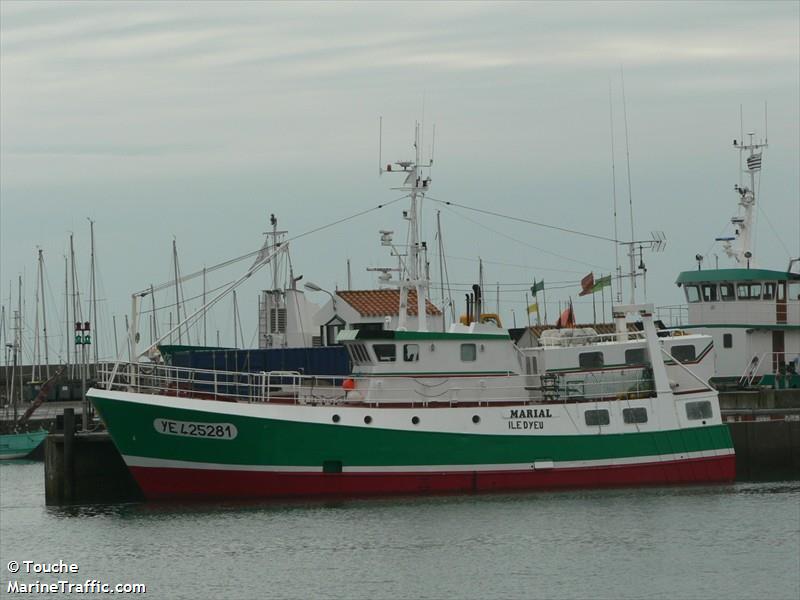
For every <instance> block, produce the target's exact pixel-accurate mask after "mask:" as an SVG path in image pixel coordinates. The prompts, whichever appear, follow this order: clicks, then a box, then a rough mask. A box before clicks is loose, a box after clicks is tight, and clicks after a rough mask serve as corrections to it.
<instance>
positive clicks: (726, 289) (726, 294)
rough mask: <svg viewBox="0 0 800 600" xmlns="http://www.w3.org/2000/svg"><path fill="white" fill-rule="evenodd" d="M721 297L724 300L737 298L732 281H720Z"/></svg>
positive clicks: (728, 300)
mask: <svg viewBox="0 0 800 600" xmlns="http://www.w3.org/2000/svg"><path fill="white" fill-rule="evenodd" d="M719 297H720V299H721V300H722V301H723V302H730V301H731V300H736V293H735V292H734V290H733V284H732V283H720V284H719Z"/></svg>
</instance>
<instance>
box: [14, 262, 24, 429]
mask: <svg viewBox="0 0 800 600" xmlns="http://www.w3.org/2000/svg"><path fill="white" fill-rule="evenodd" d="M17 293H18V294H19V296H18V298H17V328H16V329H17V331H16V335H15V339H16V341H15V343H14V347H15V349H16V355H15V356H16V357H17V358H15V363H16V364H17V365H18V366H19V396H18V397H17V402H15V403H14V421H15V422H16V420H17V406H18V405H19V404H20V403H21V402H22V275H20V276H19V286H18V292H17Z"/></svg>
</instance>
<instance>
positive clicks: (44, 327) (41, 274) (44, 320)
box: [39, 248, 50, 379]
mask: <svg viewBox="0 0 800 600" xmlns="http://www.w3.org/2000/svg"><path fill="white" fill-rule="evenodd" d="M39 289H41V290H42V337H43V338H44V368H45V375H46V377H47V379H50V356H49V354H48V351H47V310H45V309H46V306H45V301H44V298H45V296H46V294H45V293H44V254H43V253H42V250H41V248H40V249H39Z"/></svg>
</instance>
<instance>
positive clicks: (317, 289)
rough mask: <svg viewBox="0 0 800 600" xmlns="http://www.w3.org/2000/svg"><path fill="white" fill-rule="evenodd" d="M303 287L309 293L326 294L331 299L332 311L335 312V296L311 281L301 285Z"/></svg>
mask: <svg viewBox="0 0 800 600" xmlns="http://www.w3.org/2000/svg"><path fill="white" fill-rule="evenodd" d="M303 287H304V288H305V289H307V290H309V291H311V292H325V293H326V294H328V296H330V297H331V301H332V302H333V310H334V311H336V296H334V295H333V294H331V293H330V292H329V291H328V290H326V289H323V288H321V287H319V286H318V285H317V284H316V283H314V282H313V281H306V282H305V284H303Z"/></svg>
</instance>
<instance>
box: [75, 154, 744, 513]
mask: <svg viewBox="0 0 800 600" xmlns="http://www.w3.org/2000/svg"><path fill="white" fill-rule="evenodd" d="M418 165H419V160H417V161H416V162H412V161H408V162H402V163H396V168H394V169H387V170H393V171H398V170H399V171H400V172H402V173H403V174H404V175H405V176H406V180H405V186H404V187H403V188H401V189H403V190H406V191H407V192H408V194H409V197H410V198H411V209H410V210H409V211H407V212H406V215H405V216H406V218H407V219H408V220H409V231H410V239H409V244H408V255H407V256H406V260H405V269H406V271H405V273H404V274H403V276H402V277H400V278H398V279H399V280H400V281H397V282H390V284H393V285H396V286H398V287H399V289H400V301H399V310H398V327H397V329H396V330H378V331H375V330H347V329H346V330H343V331H340V332H339V335H338V341H339V342H340V343H341V344H343V345H344V346H345V347H346V349H347V351H348V353H349V355H350V358H351V362H352V364H353V372H352V375H351V376H350V377H347V378H335V377H314V376H305V375H300V374H299V373H291V372H262V373H231V372H221V371H203V370H198V369H180V368H174V367H169V366H164V365H159V364H154V363H131V364H122V363H118V364H115V365H109V366H108V367H107V368H106V370H105V372H104V373H103V378H102V385H101V386H100V387H97V388H93V389H91V390H89V392H88V395H89V397H90V398H91V400H92V402H93V404H94V406H95V407H96V408H97V412H98V414H99V415H100V417H101V419H102V420H103V422H104V423H105V424H106V426H107V428H108V431H109V433H110V434H111V437H112V439H113V440H114V443H115V444H116V446H117V448H118V449H119V451H120V453H121V454H122V457H123V459H124V460H125V462H126V464H127V465H128V467H129V468H130V470H131V472H132V473H133V475H134V477H135V478H136V480H137V481H138V483H139V485H140V486H141V488H142V491H143V492H144V494H145V496H146V497H147V498H149V499H168V498H173V499H174V498H180V499H203V498H264V497H290V496H342V495H377V494H425V493H436V492H479V491H490V490H531V489H541V488H561V487H599V486H619V485H664V484H678V483H708V482H729V481H732V480H733V478H734V473H735V456H734V450H733V446H732V442H731V438H730V435H729V432H728V428H727V426H726V425H724V424H723V423H722V421H721V416H720V409H719V403H718V397H717V392H716V391H715V390H714V389H713V388H712V387H711V386H710V385H709V384H708V382H707V378H708V376H710V371H709V372H707V373H701V375H698V374H696V373H694V372H692V371H691V370H690V368H689V366H693V365H691V364H690V363H691V361H683V360H675V357H676V353H677V351H676V350H675V348H671V349H670V344H673V343H675V342H676V340H677V338H678V337H680V338H681V339H680V340H677V341H678V342H680V345H681V346H689V345H691V346H692V347H693V348H697V349H699V351H698V352H696V354H697V355H698V357H697V361H696V362H700V363H702V361H703V360H706V357H710V356H711V355H710V354H709V353H710V352H712V348H711V340H710V338H709V337H708V336H701V335H697V336H674V337H673V338H661V337H659V335H658V333H657V332H656V328H655V325H654V322H653V307H652V305H634V304H630V305H624V306H623V305H620V306H616V307H615V308H614V314H615V318H616V320H617V324H618V327H617V332H618V333H617V334H615V335H613V336H610V337H607V338H605V339H598V340H587V341H586V342H585V343H582V344H580V345H570V346H569V347H564V351H565V352H571V353H574V354H576V356H574V357H573V358H575V360H576V361H577V364H578V365H583V366H582V367H581V368H577V369H566V370H562V372H556V371H557V369H555V368H552V367H553V365H551V368H547V369H542V370H541V371H539V370H538V369H539V367H538V366H537V364H536V363H537V362H538V363H539V364H540V365H541V364H542V363H543V362H547V360H552V361H554V365H558V364H565V362H566V358H565V357H562V358H558V359H557V358H550V359H548V356H549V357H557V350H556V349H554V350H553V351H552V352H551V353H550V354H549V355H548V354H544V355H542V354H537V353H541V352H543V351H542V350H541V349H537V348H531V349H524V348H520V347H518V346H517V345H515V344H514V343H513V342H512V340H511V339H510V338H509V336H508V333H507V332H505V331H503V330H500V329H498V328H496V327H493V326H487V325H485V324H481V323H479V322H477V323H476V322H474V321H480V317H479V315H481V310H480V308H479V306H480V304H479V305H478V308H477V310H476V311H475V315H473V316H472V317H473V318H470V319H468V320H467V321H468V324H467V325H462V324H460V323H457V324H454V325H452V326H451V327H450V329H449V330H448V331H446V332H442V331H438V332H435V331H430V330H429V329H428V323H427V317H426V307H425V304H424V302H425V298H426V297H427V289H428V281H427V280H426V278H425V276H424V268H422V261H421V255H422V245H421V244H420V243H419V242H418V239H419V238H418V229H417V227H418V225H417V219H416V206H417V201H418V200H419V199H420V197H421V196H423V195H424V194H425V193H426V192H427V190H428V188H429V185H430V179H429V178H428V177H423V176H422V173H421V169H422V167H421V166H418ZM389 233H390V232H382V234H383V240H384V242H385V243H386V245H391V241H390V239H388V238H389V235H388V234H389ZM410 290H415V291H416V301H417V311H416V328H415V330H410V329H409V326H408V324H409V317H410V315H411V314H413V312H410V311H409V307H408V300H409V298H410V294H409V291H410ZM411 297H413V296H411ZM133 312H134V317H135V315H136V297H134V311H133ZM626 315H635V316H637V317H638V318H640V319H641V320H642V323H643V332H642V334H641V335H638V336H629V334H628V333H627V328H626V327H625V317H626ZM474 317H477V318H474ZM131 322H132V324H133V325H132V327H131V330H130V338H129V343H130V345H131V355H132V356H139V355H140V354H139V352H138V351H137V350H136V341H137V339H138V336H137V334H136V323H137V319H136V318H132V319H131ZM146 353H147V350H146V351H145V352H144V353H142V355H146ZM583 354H586V355H590V356H587V357H583V356H582V355H583ZM598 354H600V355H607V357H608V360H604V359H603V356H600V357H598V356H597V355H598ZM665 357H666V359H665ZM584 358H587V359H588V362H586V361H584ZM709 360H713V357H710V358H709ZM598 361H599V363H600V364H599V366H598ZM684 362H687V364H684Z"/></svg>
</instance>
